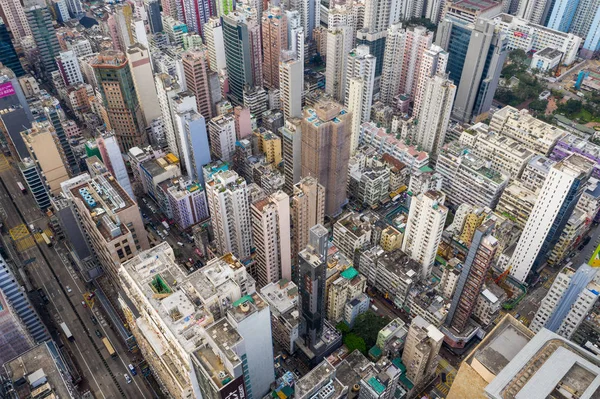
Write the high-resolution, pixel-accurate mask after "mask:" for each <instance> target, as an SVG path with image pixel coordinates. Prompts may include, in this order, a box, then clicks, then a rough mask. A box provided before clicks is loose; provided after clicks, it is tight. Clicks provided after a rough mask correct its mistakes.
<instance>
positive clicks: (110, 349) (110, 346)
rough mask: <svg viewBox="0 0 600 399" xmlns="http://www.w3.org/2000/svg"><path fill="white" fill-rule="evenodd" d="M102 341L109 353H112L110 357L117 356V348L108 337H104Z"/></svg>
mask: <svg viewBox="0 0 600 399" xmlns="http://www.w3.org/2000/svg"><path fill="white" fill-rule="evenodd" d="M102 343H103V344H104V346H105V347H106V350H107V351H108V354H109V355H110V357H117V352H115V350H114V349H113V347H112V345H111V344H110V341H109V340H108V338H106V337H104V338H102Z"/></svg>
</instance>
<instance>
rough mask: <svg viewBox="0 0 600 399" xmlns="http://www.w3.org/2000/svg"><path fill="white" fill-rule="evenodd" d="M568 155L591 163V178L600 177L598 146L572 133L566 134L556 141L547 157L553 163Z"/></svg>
mask: <svg viewBox="0 0 600 399" xmlns="http://www.w3.org/2000/svg"><path fill="white" fill-rule="evenodd" d="M570 154H579V155H582V156H584V157H586V158H588V159H589V160H590V161H593V162H594V171H593V176H594V177H596V178H598V177H600V164H599V163H598V161H599V160H600V146H598V145H596V144H594V143H592V142H590V141H588V140H584V139H582V138H580V137H577V136H576V135H574V134H572V133H567V134H565V135H564V136H562V137H561V138H560V139H559V140H558V142H557V143H556V145H555V146H554V148H553V149H552V153H551V154H550V155H549V157H550V159H552V160H553V161H560V160H561V159H564V158H566V157H567V156H569V155H570Z"/></svg>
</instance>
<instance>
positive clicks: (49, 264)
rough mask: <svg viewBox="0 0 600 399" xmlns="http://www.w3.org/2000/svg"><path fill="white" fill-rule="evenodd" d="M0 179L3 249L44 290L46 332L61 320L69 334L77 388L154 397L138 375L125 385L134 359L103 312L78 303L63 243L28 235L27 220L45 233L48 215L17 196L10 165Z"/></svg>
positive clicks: (80, 290) (81, 286)
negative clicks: (78, 379)
mask: <svg viewBox="0 0 600 399" xmlns="http://www.w3.org/2000/svg"><path fill="white" fill-rule="evenodd" d="M0 178H1V179H2V183H3V184H0V207H1V209H2V210H1V212H0V213H1V214H2V215H3V221H4V225H5V229H6V230H7V231H8V232H9V234H3V235H2V241H3V243H4V247H5V248H6V249H7V251H8V253H9V254H10V257H11V258H12V260H13V262H14V263H15V264H17V265H18V266H21V265H22V264H23V263H24V262H25V263H26V265H24V266H21V267H23V268H25V272H26V275H28V276H29V278H30V280H31V283H32V285H33V286H34V287H35V288H42V289H43V290H44V292H45V294H46V296H47V298H48V301H49V303H48V304H46V305H44V304H43V303H41V304H39V305H40V307H41V308H42V307H44V306H45V311H46V312H47V314H48V315H49V317H50V318H51V320H52V321H53V323H54V326H48V328H49V330H50V331H51V332H52V331H53V330H54V329H55V328H56V327H57V326H58V325H59V324H60V323H61V322H64V323H66V324H67V326H68V327H69V329H70V331H71V333H72V334H73V337H74V341H73V342H70V341H67V340H66V339H64V337H62V334H60V335H61V337H60V341H62V344H63V345H65V346H67V347H68V349H69V351H70V352H71V353H72V354H73V355H74V360H75V362H76V363H77V365H78V368H79V372H80V373H81V374H82V377H83V381H82V382H81V383H80V386H79V389H80V390H81V391H85V390H88V389H89V390H90V391H91V392H92V393H93V394H94V396H95V397H97V398H105V399H109V398H118V397H125V398H152V397H153V395H152V394H151V393H150V390H149V388H148V387H147V386H146V384H145V383H144V382H143V379H142V378H141V377H140V376H137V377H133V378H132V380H133V381H132V383H131V384H127V382H126V381H125V377H124V375H125V374H129V370H128V368H127V365H128V364H129V363H132V361H131V360H130V358H129V352H128V351H127V349H126V348H125V346H124V344H123V343H122V342H121V340H120V339H119V338H118V337H117V335H116V333H115V332H114V331H113V330H112V329H111V328H110V327H109V325H108V324H107V323H106V322H105V321H104V319H103V318H102V316H101V313H99V312H97V311H95V310H92V309H90V308H89V307H87V306H86V307H84V306H83V305H82V301H83V299H84V297H83V294H84V293H85V292H86V286H85V283H84V282H83V281H82V280H81V279H80V278H79V277H78V275H77V273H76V272H75V271H74V270H73V268H72V267H71V265H70V264H68V263H67V262H65V261H64V259H63V257H61V256H59V254H58V253H57V249H58V250H63V251H66V248H65V246H64V245H65V244H64V243H61V242H57V241H55V243H54V244H55V245H54V246H53V247H47V246H46V245H45V244H44V243H43V240H40V241H41V243H40V241H38V240H39V238H40V234H34V235H32V234H29V231H28V226H29V225H30V224H32V225H34V226H35V227H36V228H39V229H41V230H42V231H46V230H47V229H48V218H47V217H46V215H44V214H42V213H41V212H40V211H39V208H38V207H37V205H36V204H35V201H34V199H33V197H32V195H31V194H30V193H27V194H21V192H20V190H19V189H18V187H17V181H20V180H21V178H20V176H19V175H18V173H17V172H16V171H15V170H14V169H12V168H8V167H4V168H2V170H1V171H0ZM5 186H6V187H5ZM17 206H18V209H17ZM15 238H17V240H15ZM67 286H68V287H69V288H68V290H67ZM69 291H70V292H69ZM36 305H38V303H36ZM37 307H38V306H36V308H37ZM38 311H39V310H38ZM93 311H94V313H92V312H93ZM40 313H42V312H41V311H40ZM95 314H96V315H97V316H96V319H97V320H98V322H96V323H97V324H94V322H93V321H92V315H95ZM95 330H99V331H100V332H101V334H102V336H103V337H107V338H108V339H109V341H110V342H111V343H112V345H113V347H114V349H115V351H116V352H117V357H116V358H111V357H110V356H109V355H108V352H107V350H106V349H105V347H104V345H103V343H102V341H101V339H100V338H98V337H97V336H96V334H95ZM59 332H60V331H59ZM59 346H61V343H60V342H59Z"/></svg>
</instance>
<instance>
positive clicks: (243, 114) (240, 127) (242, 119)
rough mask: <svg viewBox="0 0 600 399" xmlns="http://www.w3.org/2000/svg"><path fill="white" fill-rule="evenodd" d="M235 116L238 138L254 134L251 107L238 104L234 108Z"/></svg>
mask: <svg viewBox="0 0 600 399" xmlns="http://www.w3.org/2000/svg"><path fill="white" fill-rule="evenodd" d="M233 116H234V117H235V134H236V136H237V139H238V140H241V139H243V138H245V137H246V136H250V135H251V134H252V118H251V116H250V108H246V107H241V106H239V105H238V106H237V107H235V108H234V109H233Z"/></svg>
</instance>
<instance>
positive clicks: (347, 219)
mask: <svg viewBox="0 0 600 399" xmlns="http://www.w3.org/2000/svg"><path fill="white" fill-rule="evenodd" d="M371 228H372V226H371V223H370V221H369V220H368V219H363V216H362V215H361V214H358V213H354V212H349V213H347V214H346V215H344V216H342V217H341V218H340V219H339V220H338V221H337V222H335V224H334V226H333V244H334V245H335V246H336V247H338V248H339V250H340V251H341V252H342V253H343V254H344V256H346V257H347V258H348V259H353V258H354V252H355V251H356V250H358V249H360V248H362V247H363V246H364V245H366V244H368V243H370V242H371Z"/></svg>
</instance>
